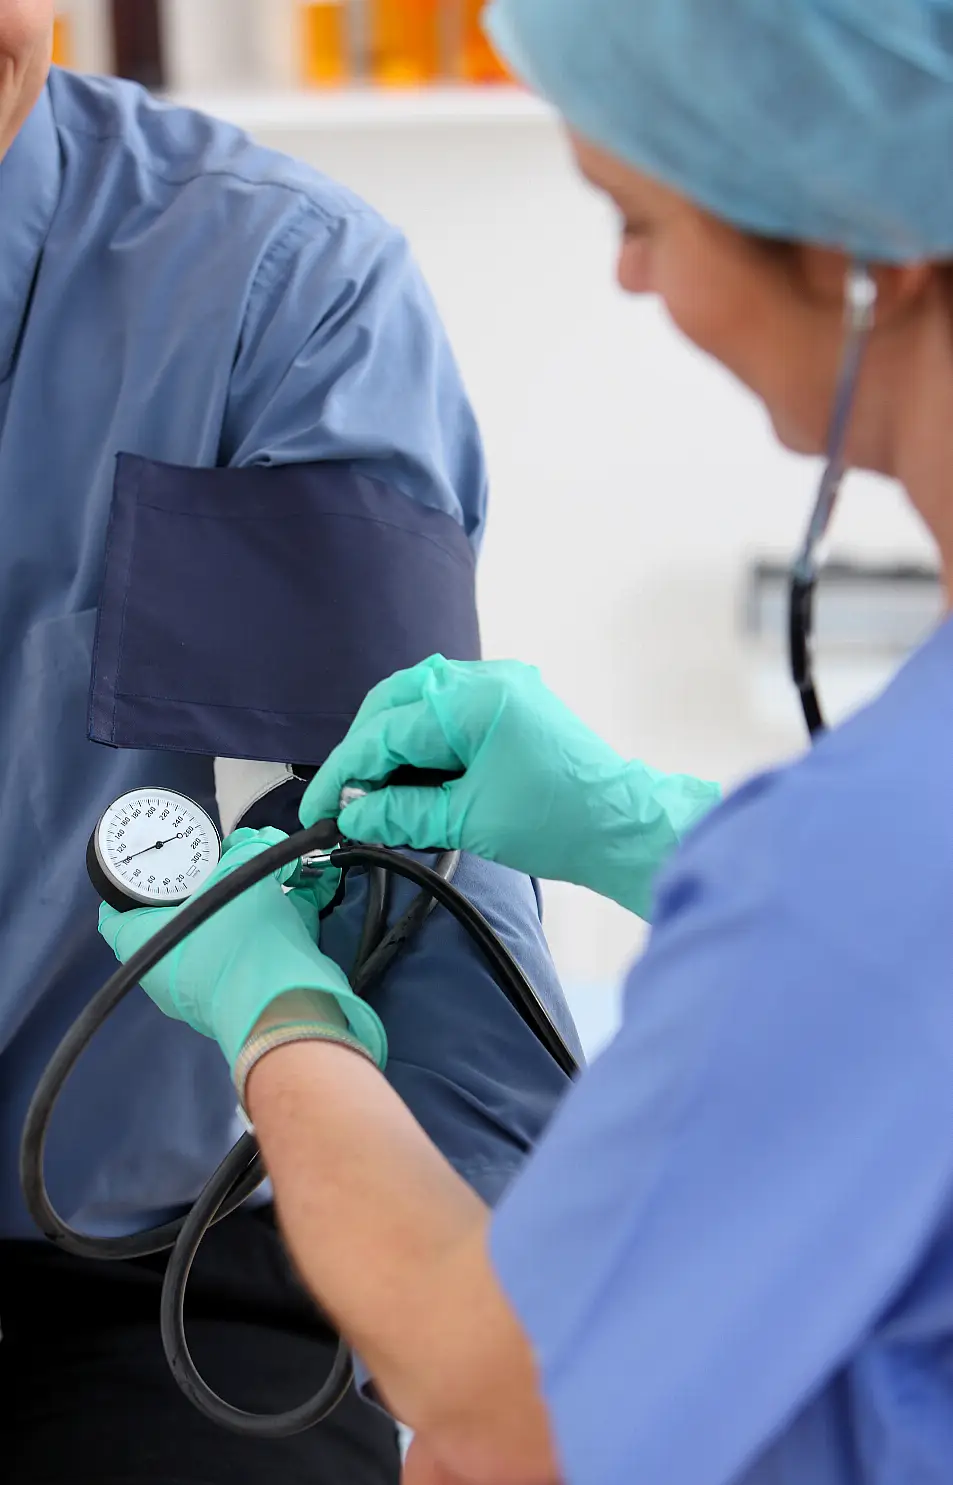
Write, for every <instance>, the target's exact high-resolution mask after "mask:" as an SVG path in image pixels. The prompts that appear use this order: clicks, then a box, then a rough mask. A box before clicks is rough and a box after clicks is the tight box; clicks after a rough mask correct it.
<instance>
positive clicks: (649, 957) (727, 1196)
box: [493, 621, 953, 1485]
mask: <svg viewBox="0 0 953 1485" xmlns="http://www.w3.org/2000/svg"><path fill="white" fill-rule="evenodd" d="M493 1253H494V1258H495V1262H496V1265H497V1268H498V1272H499V1274H500V1276H501V1278H502V1282H503V1285H504V1288H505V1289H506V1291H507V1293H508V1294H509V1296H510V1299H511V1301H512V1303H513V1304H514V1306H515V1308H516V1310H517V1312H518V1313H519V1315H520V1316H521V1318H522V1321H523V1323H524V1325H525V1328H526V1330H527V1332H528V1334H529V1335H530V1337H531V1338H532V1340H533V1342H534V1344H535V1347H536V1349H537V1352H538V1355H539V1359H540V1365H541V1369H542V1375H543V1379H544V1388H545V1394H546V1397H547V1400H548V1403H549V1407H550V1410H551V1415H552V1419H553V1423H554V1426H555V1430H556V1434H557V1436H558V1440H559V1445H560V1448H561V1451H562V1456H563V1459H564V1461H565V1466H566V1478H567V1480H568V1482H569V1485H728V1482H732V1485H736V1482H743V1485H950V1482H951V1481H953V621H950V622H949V623H947V624H946V625H945V627H944V628H942V629H941V630H940V631H939V632H938V633H937V634H936V635H935V636H934V637H933V639H932V641H931V642H929V643H928V644H927V645H926V646H925V647H924V648H923V649H922V650H921V651H920V652H919V653H918V654H916V655H915V656H914V657H913V659H912V660H911V661H910V662H909V663H908V665H907V666H906V667H905V669H904V670H903V671H902V672H901V674H900V676H899V677H898V678H897V679H896V681H895V682H894V683H893V685H892V686H891V687H890V688H889V690H888V691H887V692H886V693H885V694H884V695H883V696H882V697H881V698H879V699H878V701H877V702H876V703H875V704H874V705H873V706H871V707H870V708H869V709H868V710H866V711H865V712H863V713H862V714H861V715H859V716H857V717H856V718H854V719H853V720H852V721H850V723H849V724H848V725H846V726H844V727H843V728H841V729H840V730H838V731H836V732H834V733H832V734H831V735H829V736H828V737H826V738H825V739H824V740H823V741H821V742H820V744H819V745H818V747H817V748H816V749H815V750H814V751H813V752H812V753H811V754H810V755H809V756H807V757H806V758H805V759H804V760H803V761H801V762H798V763H797V764H796V765H794V766H792V767H789V768H786V769H783V770H781V771H780V772H777V773H774V774H770V775H768V776H767V777H763V778H759V779H756V780H755V781H754V782H752V783H750V784H749V785H748V786H747V787H745V788H743V789H742V790H741V791H740V793H738V794H737V795H736V796H735V797H734V798H733V799H730V800H729V801H728V802H727V803H726V804H725V805H724V806H723V807H722V808H721V809H719V810H718V811H717V812H716V813H715V814H714V815H712V816H711V817H709V819H708V820H706V821H705V822H704V823H703V824H702V826H701V827H700V828H699V829H698V831H697V832H696V834H695V836H694V837H693V838H692V839H691V840H690V841H689V843H688V845H687V846H686V847H685V848H684V849H683V850H682V852H681V855H680V857H679V858H678V860H677V861H676V863H675V864H674V865H673V866H672V868H670V870H669V872H668V874H667V877H666V878H665V879H664V881H663V883H662V884H660V893H659V900H658V913H657V918H656V927H655V929H654V931H653V934H652V939H651V944H650V947H649V949H648V952H647V953H646V955H645V957H644V959H643V960H642V962H641V963H640V964H639V965H638V966H637V968H636V969H635V970H634V972H633V973H632V975H631V978H630V980H629V983H628V987H627V994H626V1006H625V1021H624V1026H623V1028H622V1031H621V1033H620V1035H619V1038H618V1040H617V1041H616V1042H615V1043H614V1045H613V1046H612V1047H611V1049H610V1050H609V1051H608V1052H607V1053H606V1054H605V1055H604V1056H603V1058H602V1059H601V1060H600V1061H599V1062H598V1063H597V1064H596V1066H595V1067H594V1068H593V1069H592V1070H591V1072H590V1073H589V1074H588V1075H587V1076H586V1077H585V1078H584V1079H583V1081H582V1083H581V1084H580V1085H579V1086H578V1087H577V1088H576V1089H574V1090H573V1092H572V1093H571V1094H570V1096H569V1098H568V1099H567V1101H566V1103H565V1104H564V1105H563V1108H562V1109H561V1111H560V1113H559V1114H558V1115H557V1117H556V1120H555V1121H554V1124H553V1126H552V1128H551V1130H550V1132H549V1133H548V1135H547V1136H546V1138H545V1139H544V1141H543V1144H542V1146H541V1148H540V1150H539V1151H538V1153H537V1155H536V1157H535V1158H534V1160H533V1161H532V1162H531V1164H530V1165H529V1167H528V1168H527V1170H526V1172H525V1173H524V1174H523V1176H521V1177H520V1179H519V1181H518V1182H517V1183H516V1185H515V1186H514V1187H513V1188H512V1189H511V1191H510V1193H509V1194H508V1195H507V1197H505V1198H504V1203H503V1206H502V1208H501V1210H500V1211H499V1212H498V1213H497V1215H496V1219H495V1231H494V1236H493Z"/></svg>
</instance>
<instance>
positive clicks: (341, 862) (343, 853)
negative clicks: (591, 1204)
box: [333, 844, 579, 1077]
mask: <svg viewBox="0 0 953 1485" xmlns="http://www.w3.org/2000/svg"><path fill="white" fill-rule="evenodd" d="M333 860H334V864H335V865H336V866H340V867H342V868H348V867H352V866H384V867H386V869H387V870H388V871H391V872H393V873H394V874H395V876H399V877H406V879H407V881H409V882H414V883H415V885H416V886H418V887H420V888H421V889H423V890H424V891H426V892H427V893H429V895H430V896H431V897H433V898H435V899H436V901H437V902H438V903H439V904H440V906H441V907H444V908H446V909H447V911H448V912H449V913H450V914H451V915H452V916H453V917H454V918H456V920H457V922H458V923H459V924H460V926H461V927H462V928H464V929H465V930H466V932H467V933H468V934H469V936H470V938H471V939H472V941H473V942H474V944H476V946H477V948H478V949H479V950H480V952H481V953H482V955H483V957H484V959H485V960H486V962H487V965H488V967H489V969H490V972H491V974H492V975H493V978H494V980H495V981H496V984H497V985H498V987H499V988H500V990H502V991H503V994H504V995H505V996H506V998H507V1000H508V1001H509V1002H510V1004H511V1005H512V1006H513V1008H514V1010H516V1011H517V1012H518V1013H519V1014H520V1016H522V1018H523V1020H524V1021H525V1022H526V1024H527V1026H529V1027H530V1029H531V1030H532V1031H533V1032H535V1034H536V1036H537V1037H538V1038H539V1040H540V1041H541V1042H542V1044H543V1046H544V1047H545V1048H546V1049H547V1051H548V1052H549V1053H550V1055H551V1056H552V1058H553V1060H554V1061H555V1062H556V1063H557V1064H558V1066H559V1067H560V1068H561V1069H562V1071H563V1072H564V1073H566V1074H567V1075H568V1076H569V1077H575V1076H576V1074H577V1073H578V1071H579V1064H578V1062H577V1061H576V1058H575V1057H574V1056H573V1054H572V1052H571V1051H570V1049H569V1047H567V1045H566V1043H565V1041H564V1040H563V1038H562V1035H561V1034H560V1031H559V1029H558V1027H557V1026H556V1024H555V1022H554V1021H553V1019H552V1017H551V1016H550V1014H549V1011H548V1010H547V1009H546V1007H545V1005H544V1004H543V1002H542V1001H541V1000H540V998H539V996H538V995H537V994H536V991H535V990H534V989H533V987H532V985H531V984H530V982H529V980H528V979H527V978H526V976H525V975H524V973H523V971H522V969H521V968H520V966H519V965H518V964H517V962H516V960H515V959H514V958H513V956H512V954H511V953H510V952H509V950H508V949H507V948H506V947H505V945H504V944H503V943H501V941H500V939H499V938H498V937H497V935H496V934H495V933H494V932H493V929H492V928H491V927H490V925H489V923H488V922H487V921H486V919H485V918H484V916H483V914H482V913H481V912H480V911H479V909H478V908H475V907H474V906H473V903H472V902H470V900H469V898H466V897H464V896H463V893H462V892H458V891H457V890H456V888H455V887H453V886H452V885H451V884H450V883H449V882H445V881H444V880H443V878H442V877H441V876H440V875H439V874H438V873H437V872H435V871H433V870H432V868H430V867H429V866H424V865H423V864H422V863H421V862H419V861H414V860H413V859H412V858H411V857H408V856H398V855H396V854H395V853H394V852H393V851H391V850H389V849H388V848H387V847H386V846H358V845H350V844H346V845H343V846H341V847H340V849H339V850H337V851H335V853H334V857H333Z"/></svg>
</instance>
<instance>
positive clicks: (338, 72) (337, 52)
mask: <svg viewBox="0 0 953 1485" xmlns="http://www.w3.org/2000/svg"><path fill="white" fill-rule="evenodd" d="M301 33H302V61H303V73H304V81H305V83H306V84H308V85H309V86H311V87H316V88H334V87H340V86H342V85H343V84H344V83H346V82H349V81H350V78H351V57H350V50H351V49H350V37H349V28H348V7H347V0H320V3H310V0H308V3H304V4H302V6H301Z"/></svg>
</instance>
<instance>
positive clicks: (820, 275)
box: [793, 244, 946, 326]
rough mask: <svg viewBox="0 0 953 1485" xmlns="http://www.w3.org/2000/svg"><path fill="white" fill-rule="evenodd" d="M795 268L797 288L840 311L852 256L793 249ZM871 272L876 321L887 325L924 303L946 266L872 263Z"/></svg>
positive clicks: (817, 302)
mask: <svg viewBox="0 0 953 1485" xmlns="http://www.w3.org/2000/svg"><path fill="white" fill-rule="evenodd" d="M793 253H794V265H793V266H794V271H795V273H796V275H797V279H798V288H799V289H800V290H801V291H802V292H804V293H806V294H807V295H808V296H809V298H810V299H811V300H812V301H813V302H814V304H815V305H816V306H817V307H818V308H828V307H829V308H831V309H834V310H836V311H837V312H838V313H841V312H842V310H843V304H844V283H845V279H846V276H847V271H848V269H849V267H850V264H851V261H852V259H851V258H850V257H848V255H847V254H846V253H843V252H839V251H835V250H834V249H831V248H820V247H808V246H805V245H803V244H801V245H798V246H797V247H795V248H794V249H793ZM868 267H869V271H870V273H871V275H872V276H873V279H874V281H875V283H876V285H877V324H878V326H883V325H885V324H888V323H889V322H890V321H891V320H893V319H895V318H896V317H897V316H900V315H903V314H905V313H907V312H909V311H910V310H911V309H914V308H915V307H917V305H918V304H920V303H923V302H925V300H926V299H927V298H928V297H930V295H931V294H932V292H933V291H934V290H935V289H936V287H937V285H938V283H939V280H940V276H941V274H944V273H945V272H946V266H945V265H940V264H936V263H906V264H902V265H899V266H896V267H895V266H891V265H887V264H870V265H868Z"/></svg>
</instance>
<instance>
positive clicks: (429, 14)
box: [369, 0, 443, 88]
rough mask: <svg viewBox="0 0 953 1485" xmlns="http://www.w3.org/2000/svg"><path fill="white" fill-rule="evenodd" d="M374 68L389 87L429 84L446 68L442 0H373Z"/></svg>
mask: <svg viewBox="0 0 953 1485" xmlns="http://www.w3.org/2000/svg"><path fill="white" fill-rule="evenodd" d="M369 8H370V28H369V41H370V71H371V78H372V80H373V81H374V82H375V83H377V84H379V86H381V87H385V88H415V87H425V86H427V85H428V84H429V83H434V82H436V81H437V80H438V78H439V77H440V75H441V72H442V66H441V62H442V50H443V46H442V27H441V10H442V6H441V3H440V0H370V7H369Z"/></svg>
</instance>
